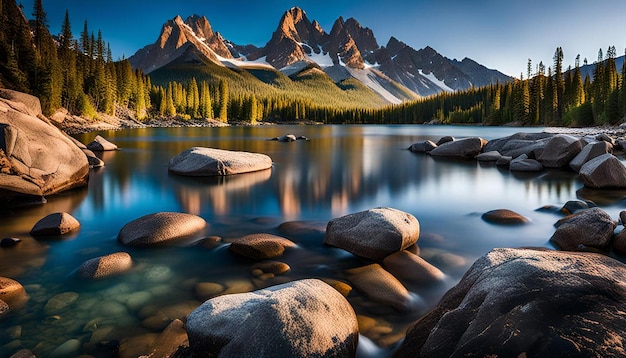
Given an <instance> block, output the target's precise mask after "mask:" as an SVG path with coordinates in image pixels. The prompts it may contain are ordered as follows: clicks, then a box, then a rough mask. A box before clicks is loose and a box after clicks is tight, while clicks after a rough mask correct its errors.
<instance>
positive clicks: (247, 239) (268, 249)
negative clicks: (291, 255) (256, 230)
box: [229, 234, 296, 260]
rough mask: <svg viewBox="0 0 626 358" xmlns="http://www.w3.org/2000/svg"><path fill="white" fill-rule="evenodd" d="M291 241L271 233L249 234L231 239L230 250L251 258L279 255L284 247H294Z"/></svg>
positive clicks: (267, 257) (261, 258)
mask: <svg viewBox="0 0 626 358" xmlns="http://www.w3.org/2000/svg"><path fill="white" fill-rule="evenodd" d="M294 246H296V244H294V243H293V242H292V241H290V240H288V239H285V238H284V237H280V236H276V235H272V234H251V235H247V236H244V237H242V238H240V239H237V240H235V241H233V242H232V243H231V244H230V247H229V249H230V251H232V252H234V253H236V254H238V255H241V256H243V257H247V258H249V259H253V260H263V259H271V258H274V257H278V256H281V255H282V254H283V252H285V248H290V247H294Z"/></svg>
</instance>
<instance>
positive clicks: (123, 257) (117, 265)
mask: <svg viewBox="0 0 626 358" xmlns="http://www.w3.org/2000/svg"><path fill="white" fill-rule="evenodd" d="M132 267H133V260H132V258H131V257H130V255H129V254H128V253H126V252H116V253H113V254H110V255H106V256H100V257H96V258H93V259H91V260H87V261H85V262H84V263H83V264H82V265H80V267H79V268H78V276H79V277H82V278H89V279H99V278H105V277H110V276H115V275H119V274H121V273H124V272H126V271H128V270H130V269H131V268H132Z"/></svg>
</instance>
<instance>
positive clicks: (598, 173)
mask: <svg viewBox="0 0 626 358" xmlns="http://www.w3.org/2000/svg"><path fill="white" fill-rule="evenodd" d="M578 174H580V178H581V179H582V181H583V184H585V186H586V187H590V188H626V167H625V166H624V164H622V162H621V161H620V160H619V159H617V157H615V156H614V155H613V154H608V153H607V154H602V155H600V156H598V157H595V158H593V159H591V160H590V161H588V162H587V163H585V164H584V165H583V166H582V167H581V168H580V172H579V173H578Z"/></svg>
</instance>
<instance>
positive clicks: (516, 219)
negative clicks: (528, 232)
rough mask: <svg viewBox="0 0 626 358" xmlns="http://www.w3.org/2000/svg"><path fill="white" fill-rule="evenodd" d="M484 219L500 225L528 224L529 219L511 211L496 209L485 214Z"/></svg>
mask: <svg viewBox="0 0 626 358" xmlns="http://www.w3.org/2000/svg"><path fill="white" fill-rule="evenodd" d="M481 217H482V219H483V220H485V221H486V222H488V223H492V224H500V225H520V224H526V223H528V218H527V217H525V216H524V215H521V214H518V213H516V212H515V211H512V210H509V209H496V210H491V211H488V212H486V213H484V214H483V215H482V216H481Z"/></svg>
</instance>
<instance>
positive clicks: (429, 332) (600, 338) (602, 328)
mask: <svg viewBox="0 0 626 358" xmlns="http://www.w3.org/2000/svg"><path fill="white" fill-rule="evenodd" d="M625 281H626V266H625V265H624V264H622V263H621V262H619V261H617V260H614V259H612V258H610V257H607V256H604V255H599V254H592V253H571V252H559V251H549V250H526V249H494V250H492V251H491V252H490V253H488V254H487V255H486V256H483V257H481V258H480V259H478V260H477V261H476V262H475V263H474V265H473V266H472V267H471V268H470V270H469V271H468V272H467V273H466V274H465V276H464V277H463V279H462V280H461V282H460V283H459V284H458V285H457V286H456V287H454V288H452V289H451V290H450V291H448V293H446V294H445V295H444V297H443V298H442V300H441V302H440V303H439V304H438V306H437V307H435V308H434V309H433V310H432V311H431V312H430V313H428V314H427V315H426V316H424V317H422V318H421V319H420V320H418V321H417V322H416V323H415V324H414V326H413V327H412V328H410V329H409V331H408V333H407V337H406V339H405V341H404V343H403V344H402V346H401V347H400V349H399V350H398V351H397V352H396V354H395V357H464V356H476V357H524V356H526V357H624V356H625V355H626V350H625V349H624V347H625V346H626V341H625V338H624V327H626V314H625V313H624V312H626V285H624V284H623V283H624V282H625Z"/></svg>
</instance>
